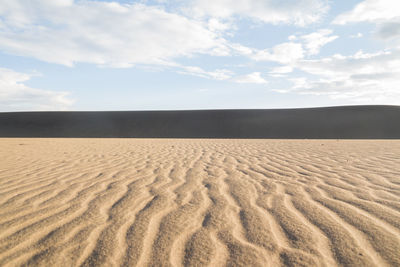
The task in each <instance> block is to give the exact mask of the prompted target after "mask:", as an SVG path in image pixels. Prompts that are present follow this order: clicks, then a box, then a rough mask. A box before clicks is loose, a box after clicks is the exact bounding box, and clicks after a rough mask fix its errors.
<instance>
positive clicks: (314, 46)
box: [300, 29, 339, 55]
mask: <svg viewBox="0 0 400 267" xmlns="http://www.w3.org/2000/svg"><path fill="white" fill-rule="evenodd" d="M331 34H332V30H329V29H322V30H319V31H317V32H313V33H310V34H307V35H303V36H301V37H300V38H301V39H302V40H303V41H304V43H305V48H306V49H307V50H308V51H307V53H308V54H309V55H317V54H319V51H320V49H321V48H322V47H323V46H325V45H326V44H328V43H330V42H332V41H334V40H336V39H337V38H338V37H339V36H337V35H334V36H331Z"/></svg>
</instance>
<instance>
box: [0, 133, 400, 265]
mask: <svg viewBox="0 0 400 267" xmlns="http://www.w3.org/2000/svg"><path fill="white" fill-rule="evenodd" d="M399 155H400V141H336V140H330V141H326V140H319V141H318V140H313V141H293V140H200V139H199V140H195V139H188V140H180V139H176V140H173V139H164V140H161V139H142V140H138V139H0V158H1V162H0V266H279V265H283V266H400V169H399V167H400V156H399Z"/></svg>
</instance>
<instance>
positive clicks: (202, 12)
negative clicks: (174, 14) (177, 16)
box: [187, 0, 329, 26]
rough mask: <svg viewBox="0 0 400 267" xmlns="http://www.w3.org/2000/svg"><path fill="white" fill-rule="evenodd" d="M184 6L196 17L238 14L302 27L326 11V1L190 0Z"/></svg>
mask: <svg viewBox="0 0 400 267" xmlns="http://www.w3.org/2000/svg"><path fill="white" fill-rule="evenodd" d="M187 9H188V10H189V11H190V12H191V13H192V14H194V15H196V16H200V17H201V16H210V17H217V18H229V17H232V16H239V17H244V18H250V19H253V20H257V21H261V22H264V23H272V24H279V23H284V24H295V25H298V26H305V25H307V24H311V23H315V22H317V21H319V20H320V19H321V18H322V17H323V15H324V14H325V13H326V12H327V11H328V9H329V5H328V1H326V0H287V1H280V0H213V1H209V0H192V1H190V2H189V4H188V5H187Z"/></svg>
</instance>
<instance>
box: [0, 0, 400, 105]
mask: <svg viewBox="0 0 400 267" xmlns="http://www.w3.org/2000/svg"><path fill="white" fill-rule="evenodd" d="M365 104H387V105H400V1H399V0H337V1H333V0H212V1H209V0H170V1H168V0H141V1H140V0H136V1H134V0H120V1H116V0H114V1H112V0H107V1H106V0H103V1H100V0H97V1H94V0H0V112H10V111H59V110H82V111H84V110H183V109H268V108H301V107H321V106H338V105H365Z"/></svg>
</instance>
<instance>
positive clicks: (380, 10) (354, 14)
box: [333, 0, 400, 25]
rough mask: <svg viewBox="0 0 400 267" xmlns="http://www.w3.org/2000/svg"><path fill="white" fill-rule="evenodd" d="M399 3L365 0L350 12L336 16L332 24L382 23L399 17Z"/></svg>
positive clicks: (384, 0)
mask: <svg viewBox="0 0 400 267" xmlns="http://www.w3.org/2000/svg"><path fill="white" fill-rule="evenodd" d="M399 10H400V2H399V1H398V0H365V1H362V2H361V3H359V4H357V5H356V6H355V7H354V8H353V9H352V10H350V11H348V12H345V13H343V14H340V15H339V16H337V17H336V18H335V19H334V21H333V23H334V24H341V25H344V24H348V23H351V22H365V21H368V22H374V23H376V22H382V21H388V20H393V19H395V18H399V17H400V13H399Z"/></svg>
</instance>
